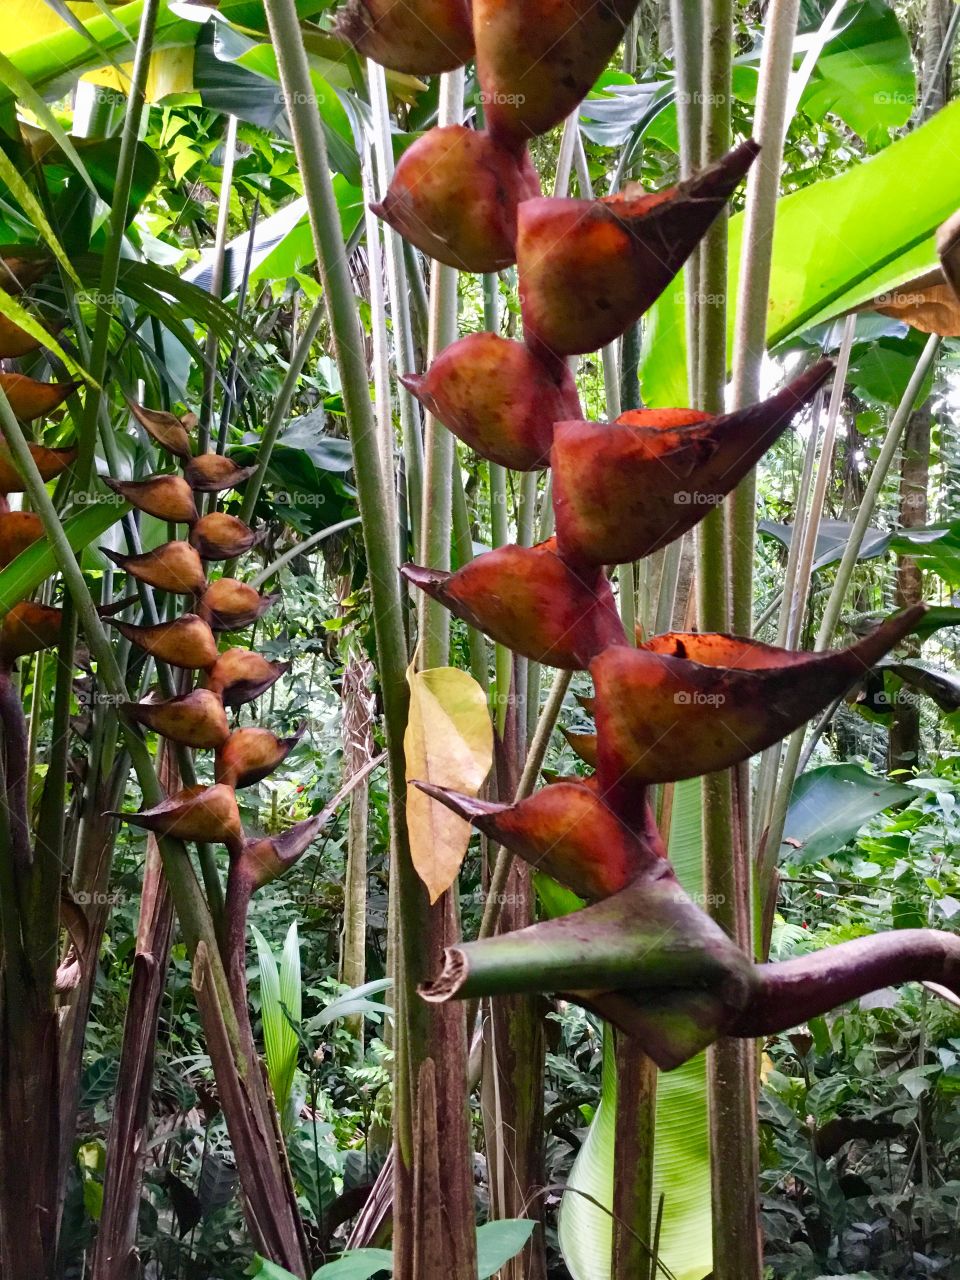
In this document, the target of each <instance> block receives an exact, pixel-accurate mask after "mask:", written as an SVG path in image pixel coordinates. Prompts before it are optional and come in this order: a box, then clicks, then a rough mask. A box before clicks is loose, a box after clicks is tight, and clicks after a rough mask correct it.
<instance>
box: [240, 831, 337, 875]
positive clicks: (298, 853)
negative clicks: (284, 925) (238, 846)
mask: <svg viewBox="0 0 960 1280" xmlns="http://www.w3.org/2000/svg"><path fill="white" fill-rule="evenodd" d="M323 825H324V823H323V815H322V814H316V815H315V816H314V817H312V818H305V819H304V820H303V821H302V822H298V823H296V824H295V825H294V826H292V827H291V828H290V829H289V830H288V831H284V833H283V834H282V835H279V836H263V837H261V838H260V839H259V840H248V841H247V842H246V844H245V845H244V846H243V861H244V863H245V864H246V867H247V869H248V871H249V874H250V879H251V880H252V882H253V884H254V885H255V886H256V887H257V888H258V889H259V888H262V887H263V886H264V885H265V884H269V883H270V881H271V880H276V879H277V878H278V876H282V875H283V874H284V872H285V871H289V870H290V868H291V867H292V866H293V864H294V863H295V862H296V861H297V860H298V859H299V858H300V857H302V856H303V854H304V853H305V852H306V850H307V849H308V848H309V847H310V845H311V844H312V843H313V841H314V840H315V839H316V838H317V835H318V834H319V832H320V830H321V828H322V827H323Z"/></svg>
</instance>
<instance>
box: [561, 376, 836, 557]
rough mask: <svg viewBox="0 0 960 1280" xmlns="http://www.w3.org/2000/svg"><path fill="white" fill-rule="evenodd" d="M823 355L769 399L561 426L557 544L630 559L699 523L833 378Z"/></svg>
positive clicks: (571, 553)
mask: <svg viewBox="0 0 960 1280" xmlns="http://www.w3.org/2000/svg"><path fill="white" fill-rule="evenodd" d="M832 369H833V365H832V363H831V362H830V361H829V360H822V361H820V362H819V363H818V364H816V365H815V366H814V367H813V368H811V369H808V370H807V371H806V372H805V373H802V374H800V375H799V377H797V378H795V379H794V380H793V381H792V382H790V383H788V385H787V386H785V387H784V388H783V389H782V390H781V391H779V392H777V394H776V395H774V396H771V397H770V399H769V400H763V401H761V402H760V403H759V404H754V405H750V406H749V407H748V408H746V409H739V410H737V411H736V412H734V413H727V414H722V415H719V416H717V417H710V416H707V415H705V414H701V413H696V412H694V411H693V410H687V409H683V410H681V409H646V410H643V409H642V410H638V411H633V412H630V413H625V414H623V415H622V416H621V417H620V418H618V419H617V421H616V422H615V423H612V424H606V423H596V422H561V423H557V425H556V427H555V428H554V436H553V449H552V451H551V454H550V461H551V466H552V468H553V485H554V490H553V502H554V510H555V512H556V517H557V545H558V547H559V548H560V551H561V554H563V555H564V556H566V557H567V558H569V559H570V560H571V561H573V562H575V563H577V564H622V563H624V562H626V561H630V560H639V559H640V558H641V557H642V556H647V555H650V554H651V552H653V551H657V550H658V549H659V548H660V547H664V546H666V545H667V543H669V542H673V541H674V540H675V539H677V538H679V537H680V536H681V535H682V534H683V533H686V531H687V530H688V529H691V528H693V526H694V525H695V524H697V523H698V522H699V521H700V520H702V519H703V518H704V516H706V515H707V514H708V513H709V512H710V511H711V510H712V509H713V507H715V506H716V505H717V503H719V502H720V501H721V500H722V498H723V497H724V495H726V494H727V493H730V492H732V490H733V489H735V488H736V486H737V485H738V484H739V483H740V481H741V480H742V478H743V477H744V476H745V475H746V474H747V473H748V472H749V471H750V470H751V469H752V468H753V466H754V465H755V464H756V463H757V461H758V460H759V459H760V458H761V457H762V456H763V454H764V453H765V452H766V451H767V450H768V449H769V448H770V446H771V445H772V444H773V443H774V442H775V441H776V440H777V438H778V437H779V436H780V435H782V433H783V432H784V431H785V430H786V429H787V427H788V426H789V425H790V423H791V421H792V419H793V417H794V416H795V414H796V413H797V411H798V410H799V409H801V408H802V407H803V405H804V404H805V403H806V402H807V401H808V400H810V399H811V398H812V397H813V395H814V394H815V392H816V391H817V390H818V389H819V388H820V387H821V386H822V385H823V384H824V382H825V381H826V380H827V378H829V376H830V374H831V371H832Z"/></svg>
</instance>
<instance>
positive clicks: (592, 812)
mask: <svg viewBox="0 0 960 1280" xmlns="http://www.w3.org/2000/svg"><path fill="white" fill-rule="evenodd" d="M413 785H414V786H416V787H419V788H420V790H421V791H424V792H425V793H426V794H427V795H428V796H432V797H433V799H434V800H439V801H440V803H441V804H445V805H446V806H447V808H448V809H450V810H452V811H453V812H454V813H455V814H457V815H458V817H461V818H463V819H464V820H465V821H466V822H469V823H471V825H472V826H474V827H476V828H477V830H478V831H482V832H483V833H484V835H486V836H489V837H490V839H491V840H495V841H496V842H497V843H498V844H502V845H504V847H505V848H507V849H509V850H510V851H511V852H512V853H515V854H516V855H517V856H518V857H521V858H523V859H524V861H525V862H529V863H530V864H531V865H532V866H534V867H537V868H538V869H539V870H541V871H545V872H547V874H548V875H551V876H552V877H553V878H554V879H555V880H559V881H560V883H561V884H565V885H566V886H567V888H568V889H572V890H573V891H574V893H578V894H579V895H580V896H581V897H583V898H589V899H590V900H591V901H595V900H597V899H599V898H608V897H609V896H610V895H611V894H614V893H618V892H619V891H620V890H621V889H623V888H624V887H625V886H626V885H628V884H629V883H630V882H631V881H632V880H635V879H636V878H637V876H640V875H644V874H647V873H649V872H650V871H651V869H652V868H656V867H657V865H658V864H659V863H660V862H661V861H662V860H663V858H664V857H665V854H664V852H663V848H662V846H661V844H660V841H659V837H658V836H657V833H656V827H655V826H654V825H653V824H652V823H647V824H646V828H645V829H644V830H638V831H634V830H631V829H630V828H628V827H627V826H626V824H624V823H623V822H621V821H620V820H619V818H617V816H616V815H615V814H614V813H613V811H612V810H611V809H610V808H609V807H608V806H607V805H606V804H605V803H604V800H603V798H602V797H601V795H600V793H599V791H598V789H597V788H596V787H595V786H590V785H587V784H585V783H584V782H582V781H567V780H561V781H559V782H555V783H553V784H552V785H551V786H549V787H544V788H543V789H542V790H541V791H537V792H535V794H534V795H532V796H529V797H528V798H527V799H525V800H520V801H519V802H518V803H517V804H512V805H508V804H494V803H493V802H491V801H489V800H477V799H475V798H474V797H473V796H465V795H461V794H460V793H459V792H458V791H450V790H447V789H446V788H445V787H438V786H435V785H434V784H433V783H429V782H417V781H414V783H413ZM664 865H665V864H664Z"/></svg>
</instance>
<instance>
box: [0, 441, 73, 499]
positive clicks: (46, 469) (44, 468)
mask: <svg viewBox="0 0 960 1280" xmlns="http://www.w3.org/2000/svg"><path fill="white" fill-rule="evenodd" d="M29 448H30V456H31V457H32V458H33V460H34V462H35V463H36V467H37V470H38V471H39V472H40V476H41V478H42V479H43V480H44V481H47V480H53V479H55V478H56V477H57V476H58V475H60V474H61V472H63V471H66V469H67V467H69V466H70V465H71V464H72V463H73V462H75V461H76V457H77V451H76V449H46V448H44V446H43V445H42V444H32V445H30V446H29ZM23 490H24V483H23V480H22V479H21V477H20V472H19V471H18V470H17V467H16V465H15V463H14V461H13V458H12V457H11V456H10V450H9V449H7V447H6V446H3V447H0V493H22V492H23Z"/></svg>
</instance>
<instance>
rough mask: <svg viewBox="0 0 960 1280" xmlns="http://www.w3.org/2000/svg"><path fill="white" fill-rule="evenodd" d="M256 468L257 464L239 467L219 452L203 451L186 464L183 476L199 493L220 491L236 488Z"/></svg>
mask: <svg viewBox="0 0 960 1280" xmlns="http://www.w3.org/2000/svg"><path fill="white" fill-rule="evenodd" d="M256 469H257V468H256V466H252V467H239V466H237V464H236V463H235V462H234V461H232V459H230V458H225V457H223V456H222V455H221V454H219V453H201V454H199V455H198V456H197V457H196V458H191V459H190V461H189V462H188V463H187V464H186V466H185V467H184V468H183V476H184V479H185V480H186V482H187V484H189V486H190V488H191V489H196V490H197V492H198V493H220V492H221V490H223V489H235V488H236V487H237V485H238V484H242V483H243V482H244V480H246V479H247V478H248V477H249V476H252V475H253V473H254V472H255V471H256Z"/></svg>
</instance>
